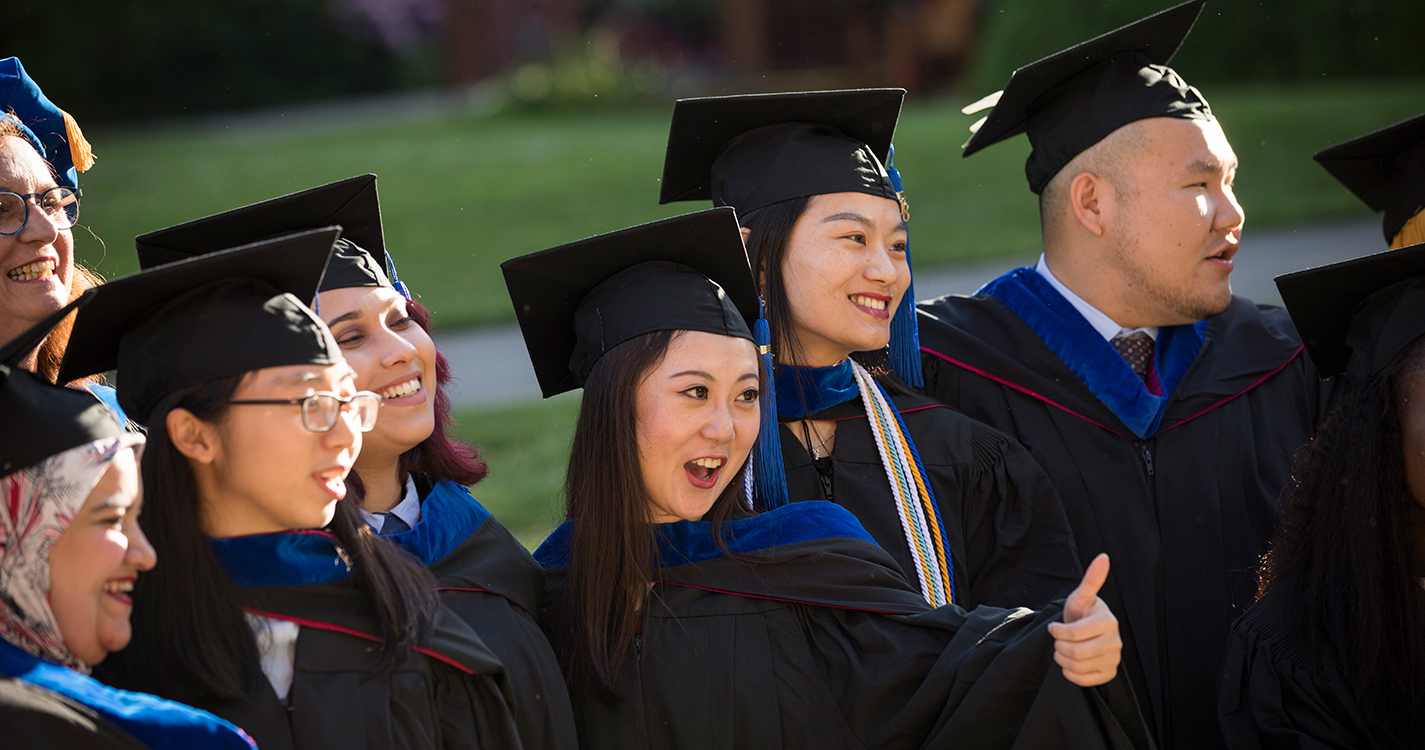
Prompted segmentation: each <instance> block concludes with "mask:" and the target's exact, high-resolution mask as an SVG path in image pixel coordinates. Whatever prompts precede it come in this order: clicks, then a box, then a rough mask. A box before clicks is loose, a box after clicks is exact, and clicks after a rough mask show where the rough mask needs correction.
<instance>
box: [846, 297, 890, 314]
mask: <svg viewBox="0 0 1425 750" xmlns="http://www.w3.org/2000/svg"><path fill="white" fill-rule="evenodd" d="M847 299H849V300H851V304H853V305H855V306H857V307H859V308H861V310H862V311H864V312H866V313H868V314H870V315H871V316H872V317H876V318H882V319H885V318H889V317H890V316H891V314H890V311H889V308H890V306H891V299H892V298H891V297H888V296H886V295H883V294H853V295H851V296H850V297H848V298H847Z"/></svg>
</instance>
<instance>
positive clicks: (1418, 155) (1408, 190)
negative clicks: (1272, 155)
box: [1316, 115, 1425, 242]
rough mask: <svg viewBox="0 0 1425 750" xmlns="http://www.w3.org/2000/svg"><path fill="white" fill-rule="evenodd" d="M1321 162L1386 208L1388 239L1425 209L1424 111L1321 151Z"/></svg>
mask: <svg viewBox="0 0 1425 750" xmlns="http://www.w3.org/2000/svg"><path fill="white" fill-rule="evenodd" d="M1316 161H1318V162H1320V163H1321V166H1323V167H1325V168H1326V171H1328V172H1330V173H1331V176H1332V177H1335V178H1336V179H1338V180H1340V181H1341V183H1342V184H1343V185H1345V186H1346V187H1348V188H1350V189H1351V192H1353V193H1355V194H1356V197H1357V198H1360V199H1361V201H1362V202H1363V203H1365V204H1366V205H1367V206H1370V207H1371V210H1372V211H1376V212H1380V211H1384V212H1385V223H1384V225H1383V227H1382V228H1383V229H1384V230H1385V241H1386V242H1391V241H1393V240H1394V239H1395V235H1396V234H1398V233H1399V232H1400V230H1401V228H1402V227H1404V226H1405V222H1407V221H1410V219H1411V218H1412V217H1413V216H1415V214H1418V213H1420V211H1421V210H1422V209H1425V115H1419V116H1416V117H1412V118H1410V119H1409V120H1406V121H1404V122H1398V123H1396V124H1394V125H1391V126H1390V127H1388V128H1384V129H1382V130H1377V131H1375V132H1374V133H1371V134H1369V135H1363V136H1361V137H1360V138H1355V139H1352V140H1349V141H1346V142H1345V143H1341V144H1338V145H1335V146H1332V147H1331V148H1328V149H1325V150H1323V151H1319V152H1317V154H1316Z"/></svg>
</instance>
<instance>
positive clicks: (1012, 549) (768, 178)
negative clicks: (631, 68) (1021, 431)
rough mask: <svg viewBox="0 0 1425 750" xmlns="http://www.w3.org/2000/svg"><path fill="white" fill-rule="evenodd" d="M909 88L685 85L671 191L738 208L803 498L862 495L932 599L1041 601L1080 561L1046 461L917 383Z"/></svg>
mask: <svg viewBox="0 0 1425 750" xmlns="http://www.w3.org/2000/svg"><path fill="white" fill-rule="evenodd" d="M904 96H905V91H904V90H902V89H866V90H856V91H819V92H801V93H792V94H768V95H751V96H728V97H712V98H704V99H685V100H681V101H679V102H678V103H677V105H676V107H675V108H674V111H673V125H672V130H671V133H670V134H669V138H668V154H667V159H666V161H665V163H664V172H663V183H662V189H663V192H662V198H661V201H662V202H664V203H667V202H670V201H681V200H699V199H701V200H706V199H708V198H711V199H712V200H713V202H714V204H715V205H719V206H732V207H733V208H736V209H737V214H738V218H739V220H740V221H741V224H742V227H743V234H744V236H745V237H746V240H747V249H748V254H749V256H750V258H751V261H752V266H753V269H754V271H755V273H756V277H757V281H758V288H759V290H760V291H761V293H762V297H763V300H764V301H765V304H766V312H767V320H768V322H769V324H770V326H771V332H770V342H769V343H770V345H771V350H772V352H773V354H774V355H775V361H776V367H775V371H776V378H775V381H776V382H775V390H776V396H775V398H776V406H777V408H776V415H777V419H778V421H780V422H781V423H782V429H781V445H782V452H783V462H784V465H785V470H786V477H787V487H788V491H789V497H790V499H791V500H792V501H799V500H813V499H814V500H829V501H832V502H835V503H837V504H838V505H841V506H843V507H845V508H846V509H847V510H849V511H851V512H852V513H853V514H854V515H855V516H856V518H857V519H858V520H860V522H861V523H862V525H864V526H865V527H866V530H867V531H869V532H870V533H871V535H872V536H873V537H874V538H875V539H876V541H877V542H878V543H879V544H880V545H881V546H882V547H883V548H884V549H885V550H886V551H887V552H888V553H890V555H891V557H892V558H893V559H895V561H896V562H897V563H898V565H899V566H900V569H901V571H902V572H903V573H905V575H906V577H907V578H908V579H909V580H910V581H912V582H913V583H916V584H917V586H918V588H919V589H920V591H921V593H922V594H923V596H924V597H925V599H926V601H927V602H929V603H930V604H931V605H932V606H939V605H942V604H946V603H950V602H953V603H955V604H957V605H959V606H962V607H966V608H973V607H975V606H977V605H980V604H990V605H994V606H1000V607H1015V606H1026V607H1037V606H1040V605H1043V604H1045V603H1047V602H1049V601H1051V600H1053V599H1057V598H1059V597H1062V596H1064V595H1065V594H1067V593H1068V591H1069V590H1070V589H1072V588H1073V587H1074V584H1075V582H1076V581H1077V580H1078V577H1079V575H1080V574H1081V573H1082V568H1081V566H1080V562H1079V560H1078V557H1077V554H1076V553H1075V550H1074V544H1073V539H1072V536H1071V533H1070V530H1069V525H1068V520H1067V517H1066V516H1065V514H1064V509H1063V507H1062V506H1061V505H1060V503H1059V497H1058V495H1057V493H1056V492H1055V491H1054V488H1053V487H1052V486H1051V485H1050V483H1049V479H1048V477H1047V476H1045V474H1044V472H1043V471H1042V470H1041V469H1040V468H1039V466H1038V464H1036V463H1035V462H1034V459H1033V458H1031V457H1030V455H1029V453H1028V452H1027V451H1026V450H1025V449H1024V448H1023V447H1022V446H1020V445H1019V443H1017V442H1015V441H1014V440H1012V439H1011V438H1009V437H1007V436H1005V435H1004V434H1002V433H1000V432H998V431H996V430H994V429H992V428H990V427H987V426H985V425H983V424H981V423H979V422H976V421H974V420H972V419H969V418H968V417H965V416H963V415H961V414H959V413H957V412H955V411H953V410H951V409H949V408H946V407H945V406H944V405H943V404H941V403H939V402H937V401H935V400H933V399H930V398H927V397H925V396H923V395H921V394H919V393H917V392H916V391H914V390H913V389H912V388H911V387H910V385H916V386H918V385H920V382H921V381H920V364H919V362H920V359H919V357H920V353H919V345H918V343H916V342H917V338H916V321H915V317H916V316H915V293H914V286H913V284H912V279H911V269H910V255H909V234H908V221H909V218H910V216H909V207H908V205H907V203H906V202H905V199H904V196H903V194H902V190H901V185H900V176H899V173H898V172H897V171H896V170H895V169H894V167H891V166H890V164H889V161H890V158H891V136H892V134H893V133H894V132H895V127H896V120H897V118H898V117H899V113H900V105H901V100H902V99H903V98H904ZM883 165H884V166H883ZM907 383H909V384H910V385H907Z"/></svg>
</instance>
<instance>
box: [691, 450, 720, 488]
mask: <svg viewBox="0 0 1425 750" xmlns="http://www.w3.org/2000/svg"><path fill="white" fill-rule="evenodd" d="M726 462H727V459H724V458H718V457H704V458H695V459H693V460H692V461H689V462H687V463H685V464H683V471H685V472H687V474H688V481H690V482H692V483H693V486H694V487H697V488H698V489H703V490H710V489H712V488H713V487H715V486H717V478H718V476H719V475H720V474H721V473H722V467H723V464H725V463H726Z"/></svg>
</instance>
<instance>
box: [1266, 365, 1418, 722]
mask: <svg viewBox="0 0 1425 750" xmlns="http://www.w3.org/2000/svg"><path fill="white" fill-rule="evenodd" d="M1422 385H1425V338H1421V339H1418V340H1416V341H1415V343H1413V344H1412V345H1411V346H1410V347H1409V348H1407V349H1406V351H1405V352H1403V353H1402V354H1401V355H1400V356H1398V357H1397V358H1396V360H1395V361H1394V362H1393V363H1392V364H1391V366H1390V367H1389V368H1388V369H1387V370H1386V371H1385V372H1384V373H1382V374H1380V375H1379V376H1377V377H1375V378H1374V379H1372V380H1371V381H1370V382H1368V383H1366V384H1364V386H1363V387H1359V388H1355V389H1352V390H1351V391H1349V392H1348V393H1347V394H1346V395H1345V396H1344V398H1343V400H1342V402H1341V403H1340V404H1339V405H1338V406H1337V407H1336V409H1335V410H1334V411H1332V412H1331V414H1330V415H1328V416H1327V418H1326V419H1325V420H1324V421H1323V423H1322V425H1321V427H1320V429H1318V430H1317V432H1316V434H1315V435H1314V436H1313V437H1312V439H1311V441H1310V443H1308V444H1307V447H1306V449H1305V451H1304V452H1303V454H1302V455H1301V457H1300V458H1299V460H1298V463H1297V467H1296V471H1295V473H1294V481H1293V485H1292V487H1291V494H1290V496H1289V498H1288V500H1287V505H1286V509H1285V512H1284V514H1283V517H1282V523H1281V527H1280V529H1279V530H1278V532H1277V535H1276V539H1275V540H1274V541H1273V544H1272V548H1271V551H1270V552H1269V553H1268V554H1267V555H1266V557H1265V558H1264V561H1263V567H1262V572H1261V578H1260V590H1259V593H1261V594H1265V593H1267V592H1268V591H1270V592H1271V595H1272V598H1273V599H1275V600H1276V606H1278V607H1279V611H1281V612H1284V613H1287V615H1288V616H1287V617H1286V618H1284V619H1285V620H1286V621H1287V622H1288V623H1289V624H1288V627H1290V628H1293V629H1294V630H1295V631H1296V632H1295V635H1296V637H1297V638H1299V639H1301V640H1300V641H1299V642H1304V643H1309V644H1310V645H1311V646H1312V650H1313V652H1315V653H1324V654H1327V655H1329V656H1330V658H1331V659H1332V660H1333V661H1334V662H1335V663H1336V664H1337V665H1338V666H1339V668H1340V670H1341V671H1342V673H1343V675H1344V677H1345V678H1346V680H1347V682H1348V683H1349V684H1350V688H1351V691H1352V693H1353V695H1354V697H1355V698H1356V700H1357V702H1358V704H1359V705H1360V707H1361V708H1362V710H1363V711H1365V712H1366V714H1367V715H1368V716H1369V717H1370V718H1372V719H1373V720H1374V721H1373V724H1375V725H1376V727H1377V728H1378V729H1380V730H1382V733H1383V734H1385V735H1386V736H1392V735H1394V739H1396V740H1397V741H1401V742H1404V740H1405V739H1406V736H1405V735H1406V733H1408V732H1410V731H1411V730H1412V726H1411V725H1412V723H1413V724H1414V727H1413V729H1419V728H1420V721H1419V720H1418V719H1417V718H1416V717H1417V716H1418V714H1419V710H1420V706H1421V705H1425V590H1422V589H1421V586H1420V583H1419V581H1418V580H1417V579H1418V577H1419V576H1420V574H1421V558H1420V554H1421V551H1420V550H1419V549H1418V548H1417V547H1416V545H1415V543H1414V538H1415V537H1414V522H1413V521H1412V515H1413V514H1414V513H1415V512H1417V511H1418V508H1417V506H1416V503H1415V500H1414V499H1413V498H1412V496H1411V493H1410V490H1409V488H1408V486H1407V484H1406V479H1405V458H1404V454H1403V450H1402V445H1401V426H1400V425H1401V412H1402V410H1404V409H1405V408H1407V407H1408V408H1409V409H1411V410H1415V409H1418V408H1420V407H1418V406H1417V405H1416V404H1414V403H1410V401H1409V397H1410V396H1411V395H1414V394H1417V393H1419V389H1420V388H1421V387H1422Z"/></svg>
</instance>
